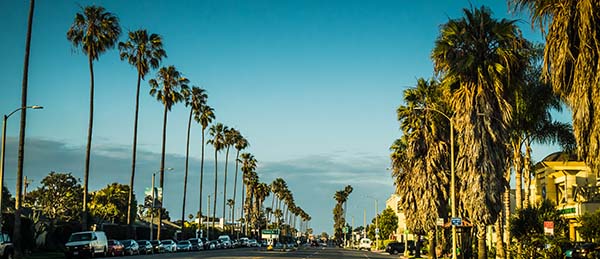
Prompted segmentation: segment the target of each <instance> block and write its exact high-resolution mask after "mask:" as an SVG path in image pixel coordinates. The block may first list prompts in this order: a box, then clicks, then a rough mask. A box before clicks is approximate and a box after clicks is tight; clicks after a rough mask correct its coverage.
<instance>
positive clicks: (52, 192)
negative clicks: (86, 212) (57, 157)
mask: <svg viewBox="0 0 600 259" xmlns="http://www.w3.org/2000/svg"><path fill="white" fill-rule="evenodd" d="M40 183H41V186H40V187H38V188H37V189H35V190H34V191H32V192H29V193H28V194H27V199H31V201H32V202H31V203H32V204H36V206H39V209H40V210H41V211H42V214H43V215H44V216H46V217H47V218H48V219H50V220H52V221H54V222H59V221H64V222H70V221H76V220H77V219H80V217H81V210H79V209H78V208H79V205H80V204H81V199H82V197H83V195H82V192H83V189H82V188H81V184H80V180H78V179H76V178H75V177H73V175H71V173H55V172H50V174H48V175H47V176H46V177H44V179H42V181H41V182H40Z"/></svg>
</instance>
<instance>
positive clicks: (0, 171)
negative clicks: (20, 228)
mask: <svg viewBox="0 0 600 259" xmlns="http://www.w3.org/2000/svg"><path fill="white" fill-rule="evenodd" d="M43 108H44V107H42V106H39V105H32V106H25V107H21V108H17V109H15V110H14V111H12V112H11V113H9V114H8V115H4V118H3V120H2V155H0V229H2V224H3V222H2V199H3V197H2V193H3V191H2V189H3V188H4V163H5V162H4V158H5V156H6V153H5V151H6V121H7V120H8V118H9V117H10V116H11V115H13V114H15V113H16V112H18V111H20V110H24V109H36V110H37V109H43ZM17 195H19V194H17Z"/></svg>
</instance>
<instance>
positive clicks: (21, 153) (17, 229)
mask: <svg viewBox="0 0 600 259" xmlns="http://www.w3.org/2000/svg"><path fill="white" fill-rule="evenodd" d="M34 7H35V0H31V4H30V5H29V18H28V20H27V39H26V40H25V58H24V61H23V83H22V85H21V107H27V86H28V80H29V50H30V47H31V27H32V26H33V10H34ZM26 115H27V113H26V112H25V109H23V110H21V122H20V124H19V149H18V158H17V189H16V197H15V198H16V199H15V200H16V201H15V207H16V211H15V225H14V231H13V237H14V239H15V256H16V258H22V257H23V254H22V251H23V247H22V245H21V243H22V237H21V195H20V194H21V187H22V185H23V160H24V159H25V127H26V126H27V125H26V122H27V116H26ZM1 188H3V186H0V189H1ZM0 191H2V190H0ZM0 216H2V213H0Z"/></svg>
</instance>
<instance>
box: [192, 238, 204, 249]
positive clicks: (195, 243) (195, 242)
mask: <svg viewBox="0 0 600 259" xmlns="http://www.w3.org/2000/svg"><path fill="white" fill-rule="evenodd" d="M188 241H190V243H191V244H192V251H200V250H204V244H203V243H202V239H200V238H190V239H188Z"/></svg>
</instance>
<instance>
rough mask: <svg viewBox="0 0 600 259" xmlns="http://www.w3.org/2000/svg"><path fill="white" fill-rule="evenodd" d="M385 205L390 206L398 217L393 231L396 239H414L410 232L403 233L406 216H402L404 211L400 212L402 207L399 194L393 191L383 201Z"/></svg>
mask: <svg viewBox="0 0 600 259" xmlns="http://www.w3.org/2000/svg"><path fill="white" fill-rule="evenodd" d="M385 207H386V208H391V209H392V210H393V211H394V213H396V216H397V217H398V227H397V228H396V231H395V232H394V236H395V238H396V240H398V241H404V239H405V238H408V240H414V239H415V237H414V236H413V235H412V234H408V235H406V234H405V230H406V217H405V216H404V212H402V209H401V208H400V195H398V194H395V193H394V194H392V195H390V197H389V198H388V199H387V200H386V201H385ZM386 238H387V237H386Z"/></svg>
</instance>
